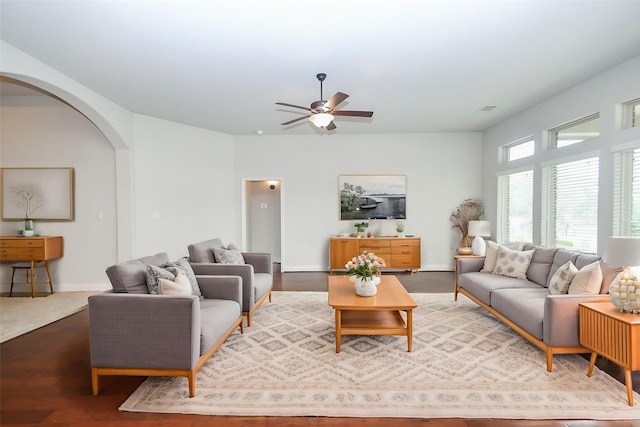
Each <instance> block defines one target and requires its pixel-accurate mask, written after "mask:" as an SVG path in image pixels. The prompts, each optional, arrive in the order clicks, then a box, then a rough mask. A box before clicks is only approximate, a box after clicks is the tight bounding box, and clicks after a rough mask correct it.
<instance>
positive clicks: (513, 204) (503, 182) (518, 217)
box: [497, 170, 533, 242]
mask: <svg viewBox="0 0 640 427" xmlns="http://www.w3.org/2000/svg"><path fill="white" fill-rule="evenodd" d="M498 187H499V188H498V194H499V196H498V197H499V200H498V204H499V207H498V224H497V231H498V236H497V240H498V241H500V242H515V241H521V242H531V241H532V240H533V239H532V237H533V171H532V170H529V171H524V172H518V173H513V174H510V175H503V176H500V177H499V178H498Z"/></svg>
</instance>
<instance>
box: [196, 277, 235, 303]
mask: <svg viewBox="0 0 640 427" xmlns="http://www.w3.org/2000/svg"><path fill="white" fill-rule="evenodd" d="M196 279H197V280H198V286H199V287H200V291H201V292H202V296H204V297H205V298H206V299H226V300H231V301H236V302H237V303H238V304H240V306H241V307H242V277H240V276H201V275H197V276H196Z"/></svg>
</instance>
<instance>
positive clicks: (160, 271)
mask: <svg viewBox="0 0 640 427" xmlns="http://www.w3.org/2000/svg"><path fill="white" fill-rule="evenodd" d="M159 279H167V280H171V281H172V282H173V281H175V280H176V276H175V274H173V273H172V272H170V271H168V270H165V269H164V268H160V267H156V266H155V265H151V264H147V288H149V293H150V294H152V295H158V280H159Z"/></svg>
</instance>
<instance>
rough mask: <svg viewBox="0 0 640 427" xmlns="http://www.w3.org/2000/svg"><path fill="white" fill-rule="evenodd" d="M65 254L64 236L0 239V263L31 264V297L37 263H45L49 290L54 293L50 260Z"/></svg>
mask: <svg viewBox="0 0 640 427" xmlns="http://www.w3.org/2000/svg"><path fill="white" fill-rule="evenodd" d="M63 253H64V240H63V238H62V236H39V237H21V236H2V237H0V262H29V263H31V268H30V274H31V297H32V298H33V296H34V276H35V274H34V269H35V264H36V262H40V261H44V266H45V267H46V269H47V276H48V278H49V288H50V289H51V293H53V281H52V280H51V272H50V271H49V260H50V259H55V258H61V257H62V255H63Z"/></svg>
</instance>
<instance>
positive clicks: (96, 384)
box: [91, 368, 100, 396]
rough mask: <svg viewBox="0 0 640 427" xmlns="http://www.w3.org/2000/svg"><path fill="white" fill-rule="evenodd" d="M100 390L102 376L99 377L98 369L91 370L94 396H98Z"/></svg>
mask: <svg viewBox="0 0 640 427" xmlns="http://www.w3.org/2000/svg"><path fill="white" fill-rule="evenodd" d="M99 390H100V375H98V368H91V391H92V392H93V395H94V396H97V395H98V392H99Z"/></svg>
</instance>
